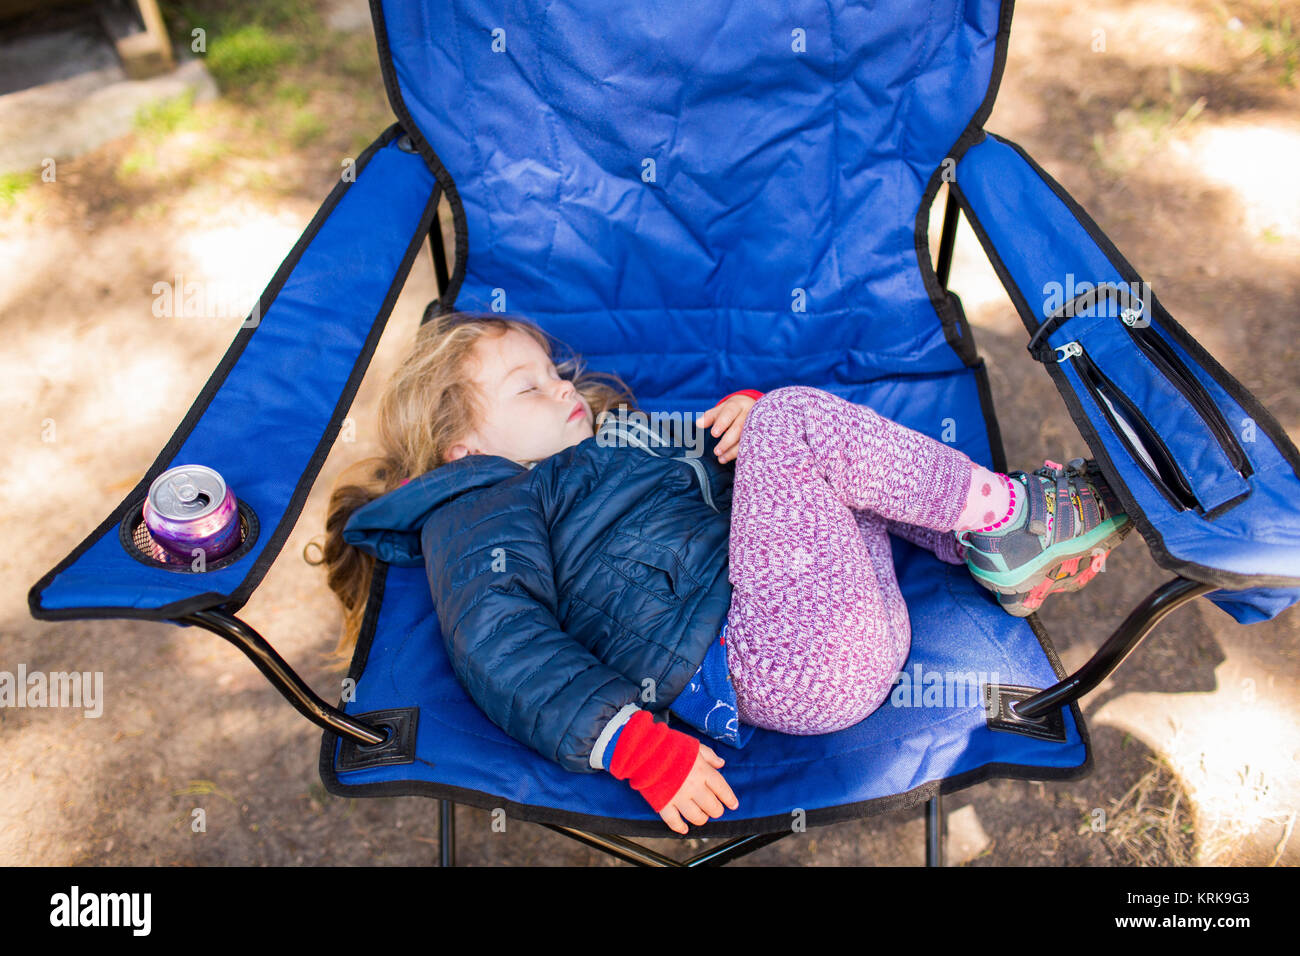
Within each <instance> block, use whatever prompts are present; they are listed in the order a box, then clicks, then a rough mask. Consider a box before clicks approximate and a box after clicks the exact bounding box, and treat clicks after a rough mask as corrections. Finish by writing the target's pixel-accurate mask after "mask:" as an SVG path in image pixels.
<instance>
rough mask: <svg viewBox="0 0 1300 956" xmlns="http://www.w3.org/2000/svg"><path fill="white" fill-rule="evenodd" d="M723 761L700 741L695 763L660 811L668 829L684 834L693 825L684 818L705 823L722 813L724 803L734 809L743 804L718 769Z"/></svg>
mask: <svg viewBox="0 0 1300 956" xmlns="http://www.w3.org/2000/svg"><path fill="white" fill-rule="evenodd" d="M724 763H726V761H725V760H723V759H722V758H721V757H719V756H718V755H717V754H715V753H714V752H713V751H712V750H710V749H709V748H708V747H706V746H704V744H700V750H699V753H697V754H696V755H695V766H693V767H692V768H691V772H690V774H688V775H687V777H686V779H685V780H684V781H682V785H681V787H680V788H679V789H678V790H677V792H676V793H675V794H673V797H672V799H671V800H669V801H668V802H667V803H666V804H664V807H663V809H662V810H660V811H659V816H660V817H662V818H663V821H664V823H666V824H668V827H669V829H671V830H675V831H676V832H678V833H683V834H684V833H686V832H687V831H688V830H689V829H690V828H689V827H688V826H687V825H686V822H685V821H684V820H683V819H682V817H685V818H686V819H687V820H690V821H691V822H692V823H694V824H695V825H696V826H703V825H704V824H706V823H708V822H709V817H720V816H722V813H723V809H722V805H723V804H724V803H725V804H726V805H727V806H728V807H729V808H731V809H732V810H735V809H736V808H737V807H739V806H740V801H738V800H737V799H736V795H735V794H734V793H732V792H731V787H730V786H728V784H727V781H725V780H723V779H722V774H720V773H718V770H717V768H718V767H721V766H722V765H723V764H724Z"/></svg>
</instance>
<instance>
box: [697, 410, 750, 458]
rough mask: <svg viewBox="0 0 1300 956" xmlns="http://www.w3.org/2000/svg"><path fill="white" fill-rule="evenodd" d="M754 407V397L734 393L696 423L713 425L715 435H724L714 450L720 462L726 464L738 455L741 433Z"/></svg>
mask: <svg viewBox="0 0 1300 956" xmlns="http://www.w3.org/2000/svg"><path fill="white" fill-rule="evenodd" d="M753 407H754V399H753V398H751V397H750V396H748V395H732V396H731V397H730V398H728V399H727V400H726V401H723V402H720V403H718V404H717V405H714V406H713V407H712V408H710V409H709V410H708V411H707V412H705V413H704V414H702V415H701V416H700V417H699V418H698V419H696V423H697V424H698V425H699V426H700V427H701V428H708V426H710V425H712V426H713V429H712V432H713V436H714V437H715V438H716V437H717V436H718V435H722V433H723V432H724V431H725V432H726V434H725V435H722V440H721V441H719V442H718V446H717V448H715V449H714V452H715V453H716V454H717V456H718V462H719V463H720V464H724V465H725V464H726V463H727V462H729V461H731V460H732V459H734V458H735V457H736V454H737V453H738V451H739V449H740V433H741V432H742V431H743V430H744V428H745V419H746V418H748V417H749V410H750V409H751V408H753Z"/></svg>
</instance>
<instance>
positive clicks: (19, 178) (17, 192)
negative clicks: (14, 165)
mask: <svg viewBox="0 0 1300 956" xmlns="http://www.w3.org/2000/svg"><path fill="white" fill-rule="evenodd" d="M34 182H36V174H35V173H32V172H27V171H22V172H17V173H4V174H2V175H0V204H3V205H5V206H12V205H14V204H15V203H17V202H18V197H19V196H21V195H22V194H23V193H24V192H26V191H27V189H28V187H30V186H31V185H32V183H34Z"/></svg>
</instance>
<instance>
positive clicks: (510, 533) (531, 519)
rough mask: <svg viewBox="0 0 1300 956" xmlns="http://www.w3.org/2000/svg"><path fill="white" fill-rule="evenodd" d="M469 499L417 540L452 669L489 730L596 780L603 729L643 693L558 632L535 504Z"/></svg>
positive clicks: (519, 495) (545, 535)
mask: <svg viewBox="0 0 1300 956" xmlns="http://www.w3.org/2000/svg"><path fill="white" fill-rule="evenodd" d="M524 487H525V486H524V485H522V484H520V485H516V486H515V491H516V494H515V495H514V496H511V497H509V498H505V497H503V496H502V495H495V494H487V493H485V494H482V495H474V496H470V500H468V501H466V500H464V499H462V501H460V502H454V503H451V504H449V505H446V506H444V507H442V508H440V509H438V510H437V511H435V512H434V513H433V514H432V515H431V516H430V518H429V520H428V521H427V522H426V524H425V526H424V529H423V531H422V534H421V545H422V547H423V553H424V554H425V555H426V562H425V566H426V568H427V571H428V577H429V586H430V589H431V591H432V593H433V600H434V607H435V609H436V610H437V613H438V620H439V624H440V626H441V628H442V636H443V642H444V644H445V646H446V648H447V653H448V655H449V656H450V658H451V664H452V668H453V670H454V671H455V673H456V677H457V678H458V679H459V680H460V682H461V684H462V685H463V686H464V688H465V690H466V692H467V693H468V694H469V696H470V697H471V698H472V699H473V700H474V702H475V703H476V704H478V706H479V707H480V708H481V709H482V710H483V712H484V713H485V714H486V715H487V717H488V719H490V720H491V721H492V722H493V723H494V724H496V725H497V726H498V727H500V728H501V729H502V730H503V731H505V732H506V733H507V734H509V735H510V736H511V737H513V738H514V739H516V740H518V741H519V742H520V743H522V744H525V745H526V746H528V747H530V748H532V749H533V750H535V751H536V752H537V753H539V754H541V755H542V756H543V757H545V758H546V759H548V760H552V761H555V762H556V763H558V764H560V766H562V767H564V768H565V769H566V770H572V771H576V772H583V773H595V772H597V770H599V769H600V767H599V766H598V765H597V766H593V765H592V763H591V759H590V758H591V755H592V751H593V749H594V748H595V746H596V742H597V739H598V738H599V737H600V735H601V733H602V731H604V730H605V728H606V727H607V726H608V725H609V724H610V721H611V720H612V719H613V718H614V717H615V716H616V715H618V714H619V713H620V711H622V710H623V709H624V708H625V707H627V706H628V705H629V704H633V703H635V702H636V701H637V699H638V698H639V695H640V691H641V688H640V687H639V686H638V685H637V684H635V683H633V682H632V681H630V680H628V679H627V678H626V677H624V676H623V675H622V674H621V673H619V672H618V671H616V670H614V669H612V668H610V667H608V666H606V665H605V664H604V663H603V662H602V661H600V660H599V659H598V658H596V657H595V656H593V655H592V654H591V653H590V652H589V651H588V650H587V649H586V648H585V647H583V646H582V645H581V644H580V643H578V641H577V640H575V639H574V638H573V637H571V636H570V635H569V634H567V633H565V631H564V630H562V629H561V628H560V625H559V623H558V621H557V619H556V617H557V611H556V605H557V596H556V588H555V575H554V570H553V566H552V561H551V544H550V534H549V528H548V524H547V521H546V518H545V516H544V514H543V511H542V507H541V505H540V503H539V501H538V499H537V498H536V497H535V496H534V495H532V494H530V493H527V492H525V491H524V490H523V489H524Z"/></svg>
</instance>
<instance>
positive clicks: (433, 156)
mask: <svg viewBox="0 0 1300 956" xmlns="http://www.w3.org/2000/svg"><path fill="white" fill-rule="evenodd" d="M370 21H371V23H373V24H374V27H375V45H376V46H377V48H378V50H379V71H380V73H381V74H382V75H383V78H384V89H385V90H386V91H387V93H388V103H389V105H390V106H391V107H392V108H393V114H394V115H395V116H396V117H397V118H398V120H400V122H401V126H402V128H403V130H404V131H405V132H406V133H407V134H408V135H409V136H410V137H411V142H413V143H414V144H415V148H416V149H418V150H419V151H420V155H421V156H422V157H424V161H425V163H426V164H427V165H428V167H429V171H430V172H432V173H433V175H434V177H435V178H436V179H437V180H438V183H439V185H441V186H442V189H443V192H445V193H446V194H447V202H448V203H449V204H450V205H451V219H452V228H453V230H454V231H455V235H456V262H455V265H454V266H453V267H452V270H451V280H450V281H449V282H448V283H447V288H446V290H445V291H443V292H441V293H440V294H439V297H438V302H437V310H436V312H435V314H436V315H445V314H446V313H448V312H454V311H455V310H456V297H457V296H459V295H460V286H461V283H462V282H464V281H465V268H466V263H467V262H468V261H469V220H468V218H467V217H466V215H465V205H464V203H462V202H461V199H460V190H459V189H457V188H456V181H455V180H454V179H452V177H451V173H450V172H449V171H448V169H447V167H446V165H444V164H443V161H442V159H441V158H440V157H439V156H438V154H437V153H436V152H434V149H433V147H432V146H430V145H429V141H428V140H427V139H425V138H424V131H423V130H421V129H420V127H419V126H418V125H417V124H416V122H415V119H414V117H412V116H411V111H410V110H409V109H408V108H407V106H406V100H404V99H403V98H402V87H401V84H400V83H399V82H398V81H397V69H396V67H394V66H393V51H392V48H391V47H389V45H388V24H387V23H386V22H385V20H384V5H383V3H382V0H370ZM435 222H436V220H435ZM439 228H441V226H439ZM431 305H432V303H431ZM421 324H423V323H421Z"/></svg>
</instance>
